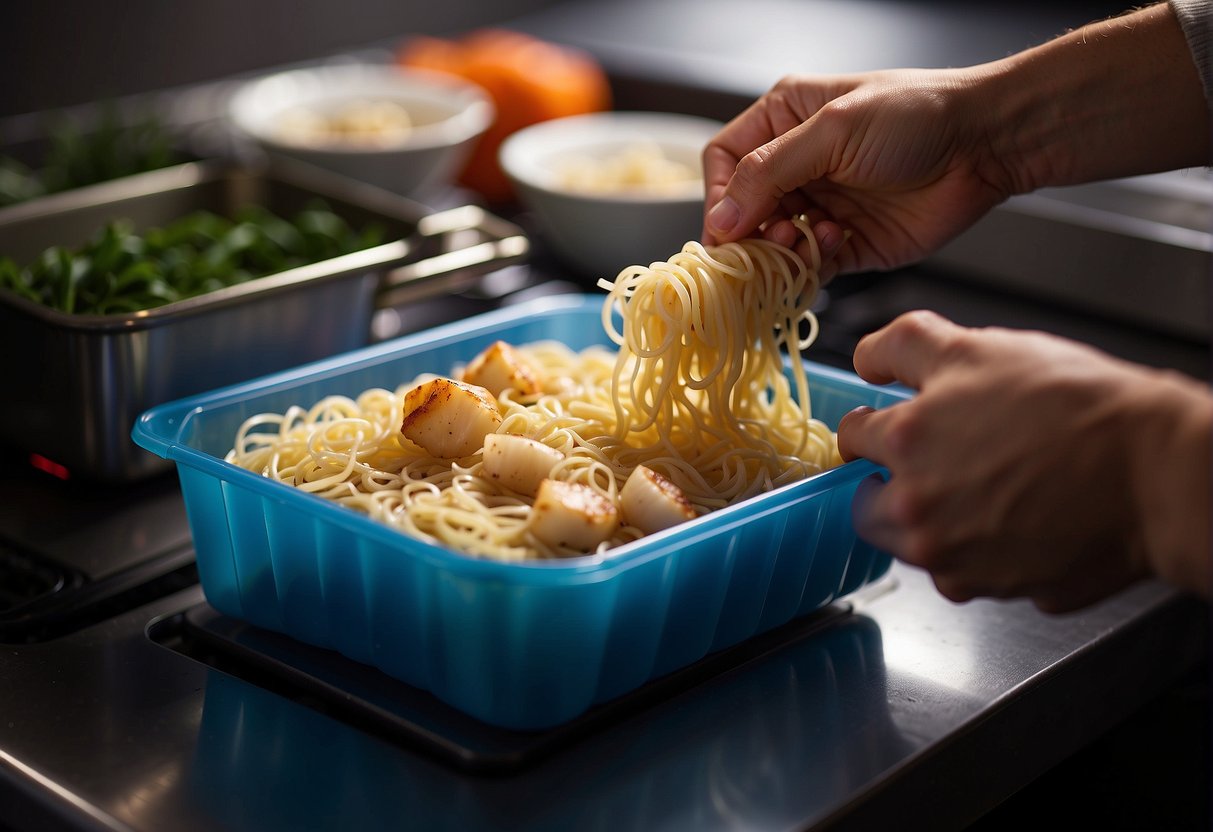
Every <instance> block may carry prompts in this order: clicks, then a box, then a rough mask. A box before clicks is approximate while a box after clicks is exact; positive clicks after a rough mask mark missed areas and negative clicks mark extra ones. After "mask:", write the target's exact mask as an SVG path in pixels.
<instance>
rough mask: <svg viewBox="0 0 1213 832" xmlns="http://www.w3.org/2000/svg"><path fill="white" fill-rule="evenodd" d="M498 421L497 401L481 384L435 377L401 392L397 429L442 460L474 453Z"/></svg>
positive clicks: (495, 427) (498, 423) (493, 429)
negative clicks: (401, 419) (401, 413)
mask: <svg viewBox="0 0 1213 832" xmlns="http://www.w3.org/2000/svg"><path fill="white" fill-rule="evenodd" d="M500 424H501V411H499V410H498V409H497V401H496V399H495V398H494V397H493V395H492V394H491V393H489V391H488V390H485V389H484V388H483V387H477V386H476V385H473V384H464V383H463V382H461V381H455V380H454V379H449V378H435V379H431V380H430V381H425V382H422V383H421V384H419V385H417V386H416V387H414V388H413V389H412V390H410V391H408V392H407V393H405V394H404V422H403V424H402V425H401V426H400V432H401V433H403V434H404V435H405V436H406V437H408V438H409V439H410V440H412V441H413V442H414V443H416V444H417V445H420V446H421V447H422V448H423V449H425V451H426V452H427V453H430V454H433V455H434V456H436V457H440V458H442V459H461V458H463V457H466V456H471V455H472V454H474V453H476V452H477V451H478V450H480V449H481V448H482V447H484V438H485V436H487V435H489V434H491V433H494V432H496V430H497V426H498V425H500Z"/></svg>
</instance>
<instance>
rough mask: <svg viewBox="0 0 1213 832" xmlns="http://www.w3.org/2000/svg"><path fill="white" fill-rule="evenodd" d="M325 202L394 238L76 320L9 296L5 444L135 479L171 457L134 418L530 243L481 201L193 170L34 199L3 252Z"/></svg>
mask: <svg viewBox="0 0 1213 832" xmlns="http://www.w3.org/2000/svg"><path fill="white" fill-rule="evenodd" d="M317 197H320V198H323V199H324V200H325V201H326V202H327V204H328V206H329V208H330V209H331V210H332V211H333V212H334V213H336V214H338V215H339V216H342V217H343V218H344V219H346V220H347V221H349V222H351V223H353V224H355V225H362V224H364V223H368V222H375V223H378V224H380V225H381V226H382V227H384V228H385V229H386V231H387V233H388V239H390V240H391V242H389V243H386V244H384V245H380V246H376V247H374V248H370V249H367V250H365V251H360V252H355V253H353V254H348V255H345V256H342V257H338V258H334V259H331V260H326V261H323V262H319V263H314V264H310V265H307V266H303V267H300V268H297V269H292V270H290V271H286V272H282V273H279V274H276V275H270V276H267V277H262V278H259V279H256V280H252V281H249V282H247V283H244V284H240V285H237V286H232V287H229V288H226V289H223V290H220V291H218V292H212V293H210V294H207V295H202V296H199V297H195V298H190V299H187V300H183V301H180V302H177V303H172V304H167V305H165V306H160V307H157V308H154V309H149V310H145V311H141V312H136V313H133V314H125V315H103V316H96V315H91V316H90V315H67V314H64V313H61V312H58V311H56V310H53V309H49V308H47V307H44V306H40V305H38V304H35V303H32V302H29V301H27V300H25V299H24V298H21V297H18V296H17V295H15V294H14V293H12V292H8V291H5V290H2V289H0V355H3V356H4V362H3V368H4V369H3V372H2V376H3V380H4V387H5V390H6V391H7V394H8V397H9V403H8V406H7V407H5V408H2V409H0V442H3V443H5V444H11V445H14V446H16V447H18V448H19V449H21V450H23V451H27V452H29V453H30V454H37V455H39V456H40V457H42V458H44V459H47V460H50V461H51V462H53V463H55V464H56V465H58V466H62V467H63V468H64V469H66V471H67V472H69V474H70V476H73V477H77V476H79V477H85V478H89V479H98V480H108V481H128V480H134V479H139V478H143V477H146V476H149V475H151V474H155V473H158V472H160V471H163V470H166V468H167V463H165V461H164V460H162V459H160V458H159V457H156V456H155V455H153V454H149V453H148V452H146V451H144V450H142V449H141V448H139V447H137V446H136V445H135V444H134V443H133V442H131V440H130V430H131V427H132V426H133V424H134V422H135V419H136V418H137V417H138V415H139V414H140V413H142V412H143V411H144V410H147V409H148V408H149V407H151V406H153V405H156V404H159V403H162V402H165V401H169V400H171V399H175V398H179V397H181V396H185V395H190V394H192V393H198V392H201V391H204V390H211V389H214V388H216V387H221V386H225V385H228V384H233V383H236V382H239V381H243V380H247V379H250V378H254V377H256V376H260V375H264V374H265V373H269V372H273V371H276V370H281V369H285V368H287V367H293V366H296V365H299V364H303V363H306V362H309V361H313V360H316V359H320V358H323V357H326V356H329V355H333V354H336V353H339V352H344V351H346V350H350V349H354V348H355V347H359V346H363V345H364V344H366V343H367V342H368V341H369V339H370V331H371V317H372V315H373V313H374V311H375V309H376V306H377V305H378V304H380V303H382V302H383V301H384V299H385V298H389V297H392V296H399V295H401V294H402V293H407V289H408V288H409V287H412V286H414V285H416V284H418V283H420V282H425V281H446V280H450V281H459V280H463V279H464V278H466V277H467V276H468V275H469V274H476V273H485V272H488V271H491V270H494V269H498V268H501V267H503V266H506V265H509V264H511V263H515V262H518V261H520V260H521V259H523V258H525V257H526V255H527V254H528V251H529V247H528V241H527V239H526V237H525V236H524V235H523V234H522V232H521V230H520V229H518V228H517V227H516V226H514V225H513V224H511V223H508V222H506V221H505V220H502V219H500V218H498V217H495V216H493V215H491V214H489V213H487V212H485V211H483V210H481V209H480V208H477V207H475V206H462V207H459V208H454V209H451V210H447V211H442V212H437V213H435V212H433V211H432V210H431V209H428V208H426V207H424V206H421V205H419V204H417V203H414V202H411V201H410V200H408V199H405V198H403V197H399V196H397V195H394V194H390V193H388V192H386V191H381V190H379V189H378V188H375V187H372V186H369V185H363V184H360V183H356V182H352V181H350V180H347V179H344V178H342V177H338V176H334V175H330V174H328V173H326V172H324V171H319V170H316V169H313V168H310V167H307V166H303V165H286V164H274V165H271V166H267V167H265V168H250V167H245V166H241V165H236V164H233V163H230V162H222V161H216V162H205V163H191V164H185V165H180V166H177V167H173V168H166V169H163V170H160V171H153V172H151V173H146V174H139V175H137V176H132V177H127V178H126V179H122V180H115V181H113V182H108V183H103V184H100V185H93V186H90V187H88V188H82V189H79V190H76V191H71V192H67V193H63V194H57V195H54V196H48V197H43V198H40V199H36V200H32V201H30V202H25V203H21V204H19V205H16V206H12V207H10V208H7V209H5V210H4V211H3V212H2V213H0V253H2V254H6V255H8V256H10V257H13V258H14V259H16V260H17V261H18V262H22V263H24V262H28V261H29V260H30V259H32V258H34V257H36V256H37V255H38V254H39V253H41V252H42V251H43V250H44V249H45V248H47V247H48V246H51V245H68V246H72V245H77V244H79V243H82V242H84V241H85V240H86V239H87V238H88V237H89V236H90V235H92V234H93V233H95V232H96V231H97V229H99V228H100V227H102V226H103V225H104V224H105V223H106V222H108V221H110V220H113V219H117V218H119V217H121V218H125V219H128V220H130V221H132V222H133V223H134V224H135V226H136V227H137V228H146V227H151V226H157V225H163V224H165V223H167V222H171V221H172V220H174V219H177V218H179V217H181V216H183V215H185V214H188V213H190V212H191V211H194V210H199V209H206V210H210V211H214V212H216V213H220V214H230V213H231V212H233V211H235V210H236V209H238V208H239V207H240V206H242V205H246V204H250V203H251V204H260V205H264V206H265V207H267V208H269V209H270V210H271V211H274V212H276V213H283V214H290V213H292V212H294V211H296V210H298V209H299V208H302V207H303V206H304V205H305V204H306V203H307V202H308V201H310V200H314V199H315V198H317Z"/></svg>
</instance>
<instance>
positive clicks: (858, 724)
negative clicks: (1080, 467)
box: [0, 565, 1207, 832]
mask: <svg viewBox="0 0 1213 832" xmlns="http://www.w3.org/2000/svg"><path fill="white" fill-rule="evenodd" d="M201 600H202V596H201V591H200V590H199V589H197V588H195V589H190V590H186V591H183V592H180V593H178V594H176V595H173V596H170V597H168V598H165V599H162V600H160V601H158V602H156V603H153V604H150V605H148V606H146V607H144V608H141V609H138V610H135V611H132V612H130V613H127V614H125V615H123V616H121V617H119V618H115V619H112V620H109V621H107V622H104V623H102V624H99V625H97V626H94V627H92V628H90V629H87V630H84V631H81V632H78V633H75V634H73V635H70V636H67V637H64V638H61V639H58V640H55V641H51V642H47V643H43V644H35V645H29V646H11V645H10V646H6V647H4V648H3V650H2V651H0V679H3V680H4V684H3V685H2V686H0V714H3V715H4V718H3V719H0V777H2V781H0V782H3V784H4V786H5V787H6V788H4V789H0V817H4V818H6V819H10V821H9V822H12V823H15V824H17V823H18V822H17V821H16V820H12V819H16V818H26V819H28V818H30V817H34V818H41V820H40V821H39V822H44V821H45V820H46V818H45V817H44V816H41V815H40V814H39V812H37V811H35V804H41V805H43V806H45V807H50V809H51V811H52V814H53V815H55V816H58V817H67V818H70V819H71V821H72V823H73V824H75V826H74V827H73V828H84V829H89V828H96V829H132V830H161V829H169V828H171V829H176V830H190V829H199V830H201V829H210V830H215V829H219V830H233V832H235V831H236V830H274V829H302V828H307V829H357V828H378V827H380V826H381V825H383V824H386V823H388V822H391V823H393V824H395V823H399V824H401V825H403V826H409V827H420V828H427V829H459V830H466V829H503V830H504V829H553V830H555V829H611V830H620V829H655V828H660V829H669V830H676V829H687V830H700V831H702V830H712V829H735V828H746V829H810V828H812V829H826V828H829V829H835V828H856V829H863V828H869V829H870V828H876V824H878V823H879V824H886V823H887V824H894V823H896V824H897V826H898V828H903V829H904V828H929V829H934V830H943V829H959V828H962V827H963V826H965V825H966V824H967V823H969V822H971V821H972V820H973V819H975V818H976V817H978V816H979V815H981V814H982V813H984V812H986V811H988V810H989V809H990V808H991V807H992V806H994V805H995V804H996V803H997V802H999V801H1000V800H1002V799H1003V798H1004V797H1006V796H1007V795H1008V794H1010V793H1011V792H1013V791H1014V790H1016V789H1018V788H1020V787H1021V786H1023V785H1024V784H1025V783H1026V782H1028V781H1029V780H1030V779H1032V778H1033V777H1035V776H1037V775H1038V774H1040V773H1041V772H1042V771H1044V770H1046V769H1047V768H1049V767H1050V766H1052V765H1054V764H1055V763H1056V762H1057V761H1058V760H1060V759H1062V758H1063V757H1064V756H1066V755H1068V754H1069V753H1071V752H1072V751H1074V750H1075V749H1076V748H1078V747H1080V746H1082V745H1083V744H1085V743H1087V742H1089V741H1090V740H1091V739H1092V738H1093V737H1094V736H1096V735H1097V734H1098V733H1100V732H1102V731H1103V730H1105V729H1106V728H1108V727H1109V726H1110V725H1112V724H1113V723H1115V722H1116V721H1118V720H1120V719H1121V718H1123V717H1124V716H1125V715H1127V714H1129V713H1130V712H1132V711H1133V710H1135V709H1136V708H1138V707H1139V706H1141V705H1142V704H1143V703H1144V702H1145V701H1147V700H1148V699H1149V698H1151V697H1152V696H1154V695H1155V694H1156V693H1158V692H1159V691H1161V690H1163V689H1164V688H1165V687H1166V686H1167V685H1168V684H1170V683H1171V681H1172V680H1173V679H1174V678H1176V677H1177V676H1178V675H1179V674H1181V673H1182V672H1183V671H1185V670H1186V669H1188V668H1191V667H1192V666H1194V665H1195V664H1196V663H1198V662H1199V661H1200V660H1201V659H1202V658H1203V657H1204V655H1205V652H1206V648H1207V643H1206V639H1205V636H1206V623H1205V621H1206V619H1205V615H1206V609H1205V607H1204V605H1202V604H1198V603H1195V602H1192V601H1189V600H1185V599H1183V598H1181V597H1179V596H1177V595H1176V594H1175V593H1174V592H1172V591H1170V590H1169V589H1167V588H1165V587H1163V586H1161V585H1158V584H1154V583H1146V584H1142V585H1139V586H1136V587H1134V588H1131V589H1130V590H1128V591H1126V592H1124V593H1122V594H1120V595H1118V596H1117V597H1114V598H1112V599H1110V600H1108V601H1106V602H1104V603H1102V604H1100V605H1098V606H1095V607H1093V608H1090V609H1088V610H1086V611H1084V612H1082V613H1078V614H1074V615H1068V616H1062V617H1049V616H1045V615H1042V614H1040V613H1038V612H1037V611H1035V609H1034V608H1032V607H1031V606H1030V605H1028V604H1026V603H1022V602H993V601H976V602H972V603H969V604H965V605H956V604H952V603H950V602H948V601H946V600H945V599H943V598H942V597H941V596H940V595H938V594H937V593H936V592H935V590H934V588H933V586H932V584H931V583H930V581H929V579H927V578H926V577H925V576H924V575H923V574H921V573H919V572H917V571H914V570H912V569H910V568H907V567H904V566H900V565H897V566H895V567H894V569H893V571H892V573H891V575H890V577H889V578H888V579H885V580H884V581H882V582H881V583H879V584H877V585H876V586H874V587H872V588H869V589H868V590H866V591H864V592H863V593H861V594H860V595H859V596H856V597H855V600H854V602H853V605H854V609H853V611H852V612H850V613H848V614H844V615H840V616H837V617H836V618H834V619H833V620H832V621H830V622H829V623H828V624H827V625H826V626H825V627H824V628H823V629H820V630H817V631H815V632H812V633H811V634H809V635H808V636H806V637H804V638H802V639H800V640H798V641H794V642H793V643H790V644H786V645H784V646H782V647H779V648H777V649H775V650H773V651H772V652H770V653H768V654H767V655H765V656H761V657H759V658H757V659H754V660H752V661H751V662H749V663H748V664H746V665H745V666H743V667H740V668H738V669H736V670H734V671H731V672H728V673H725V674H723V675H721V676H719V677H717V678H714V679H712V680H710V681H708V682H706V683H704V684H702V685H700V686H698V687H695V688H693V689H691V690H688V691H685V692H683V693H681V694H679V695H677V696H675V697H674V698H672V699H669V700H667V701H664V702H661V703H659V704H657V705H655V706H653V707H651V708H648V709H646V710H643V711H642V712H640V713H638V714H635V715H633V716H631V717H629V718H627V719H625V720H624V721H622V722H620V723H618V724H616V725H613V726H611V727H610V728H609V729H607V730H605V731H602V732H599V733H596V734H594V735H591V736H589V737H587V738H585V739H583V740H581V741H580V742H578V743H576V744H575V745H573V746H571V747H569V748H566V749H564V750H562V751H558V752H556V753H555V754H554V756H551V757H549V758H548V759H546V760H543V761H540V762H538V763H537V764H536V765H535V766H534V767H532V768H530V769H526V770H524V771H522V772H520V773H517V774H511V775H503V776H487V775H472V774H466V773H459V772H457V771H455V770H454V769H452V768H449V767H447V766H446V765H444V764H442V763H439V762H436V761H434V760H432V759H430V758H428V757H426V756H423V755H421V754H418V753H416V752H412V751H409V750H406V749H405V748H403V747H401V746H399V745H396V744H393V743H392V742H390V741H388V740H386V739H384V738H381V737H377V736H372V735H370V734H368V733H365V732H363V731H362V730H359V729H357V728H354V727H351V726H350V725H347V724H345V723H343V722H341V721H338V720H337V719H334V718H333V717H331V716H326V715H324V714H321V713H318V712H317V711H314V710H312V709H311V708H309V707H307V706H306V705H305V704H302V703H300V702H296V701H291V700H288V699H286V698H283V697H281V696H279V695H277V694H275V693H272V692H270V691H268V690H265V689H263V688H261V687H258V686H256V685H252V684H249V683H248V682H245V681H243V680H241V679H239V678H236V677H234V676H230V675H228V674H226V673H224V672H221V671H218V670H215V669H212V668H210V667H208V666H207V665H204V664H202V663H199V662H197V661H195V660H193V659H191V658H187V657H185V656H183V655H180V654H178V653H176V652H173V651H171V650H169V649H168V648H167V647H164V646H162V645H160V644H157V643H155V642H154V641H152V640H151V639H150V638H149V637H148V635H147V633H146V630H147V627H148V625H149V623H150V622H152V621H154V620H155V619H157V618H160V617H163V616H166V615H171V614H173V613H175V612H178V611H181V610H184V609H187V608H190V607H192V606H194V605H196V604H197V603H199V602H200V601H201ZM5 807H7V808H5ZM18 828H21V827H20V826H19V825H18Z"/></svg>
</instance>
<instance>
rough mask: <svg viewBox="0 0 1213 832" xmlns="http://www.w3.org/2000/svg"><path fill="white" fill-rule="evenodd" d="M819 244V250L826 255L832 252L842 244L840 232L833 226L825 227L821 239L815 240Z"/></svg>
mask: <svg viewBox="0 0 1213 832" xmlns="http://www.w3.org/2000/svg"><path fill="white" fill-rule="evenodd" d="M817 244H818V245H820V246H821V250H822V251H823V252H825V253H826V254H827V255H829V254H833V253H834V252H835V251H837V250H838V247H839V246H841V245H842V233H841V232H840V231H838V229H835V228H827V229H826V230H825V231H824V232H823V233H822V235H821V239H819V240H818V241H817Z"/></svg>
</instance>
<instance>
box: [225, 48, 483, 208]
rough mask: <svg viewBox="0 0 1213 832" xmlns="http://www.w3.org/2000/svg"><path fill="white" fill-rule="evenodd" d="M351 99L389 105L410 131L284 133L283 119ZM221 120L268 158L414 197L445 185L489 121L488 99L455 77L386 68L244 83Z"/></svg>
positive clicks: (340, 68) (327, 70)
mask: <svg viewBox="0 0 1213 832" xmlns="http://www.w3.org/2000/svg"><path fill="white" fill-rule="evenodd" d="M356 102H392V103H395V104H398V105H399V106H400V107H402V108H403V109H404V110H405V111H406V112H407V113H408V116H409V119H410V121H411V123H412V124H411V127H410V128H409V129H408V130H406V131H404V132H402V133H401V134H399V135H392V136H391V137H390V138H389V139H387V140H384V141H382V142H379V143H376V144H373V145H371V144H361V143H351V142H348V141H341V140H339V139H338V140H333V139H325V138H300V137H298V136H292V135H290V134H284V132H283V130H282V122H283V118H284V116H288V114H290V113H295V112H299V111H310V112H314V113H332V112H334V111H335V110H336V109H338V108H341V107H343V106H348V105H350V104H353V103H356ZM228 115H229V118H230V119H231V122H232V124H233V125H234V127H235V128H236V130H237V132H238V133H239V134H243V135H244V136H245V137H247V138H248V139H251V140H252V141H253V142H255V143H256V144H257V145H258V146H260V147H261V148H262V149H263V150H265V151H266V152H268V153H271V154H281V155H284V156H290V157H293V158H296V159H301V160H303V161H305V162H309V163H311V164H313V165H317V166H319V167H324V168H328V169H329V170H333V171H336V172H338V173H341V174H345V175H346V176H349V177H351V178H354V179H358V180H361V181H364V182H369V183H371V184H373V185H378V186H379V187H382V188H386V189H388V190H391V191H395V192H396V193H401V194H406V195H409V196H417V195H421V194H424V193H425V192H427V191H429V190H431V189H435V188H437V187H439V186H442V185H448V184H450V183H451V182H452V181H453V180H454V178H455V177H456V176H457V175H458V174H459V172H460V170H461V169H462V166H463V163H464V162H465V161H466V160H467V158H468V156H469V154H470V153H471V150H472V147H473V146H474V144H475V142H476V140H477V139H478V138H479V137H480V135H481V134H483V133H484V131H485V130H487V129H488V127H489V125H490V124H491V123H492V120H493V116H494V109H493V103H492V99H490V98H489V96H488V94H487V93H486V92H485V91H484V90H483V89H481V88H480V87H478V86H476V85H475V84H471V83H469V82H466V81H462V80H460V79H458V78H455V77H454V76H449V75H445V74H442V73H437V72H427V71H425V70H419V69H405V68H401V67H396V66H393V65H390V64H345V65H334V66H326V67H318V68H315V69H299V70H290V71H287V72H281V73H278V74H275V75H270V76H267V77H265V78H261V79H259V80H256V81H252V82H249V83H248V84H245V85H244V86H242V87H241V88H240V89H238V90H237V91H236V92H235V94H234V95H233V96H232V98H231V100H230V101H229V105H228Z"/></svg>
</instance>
